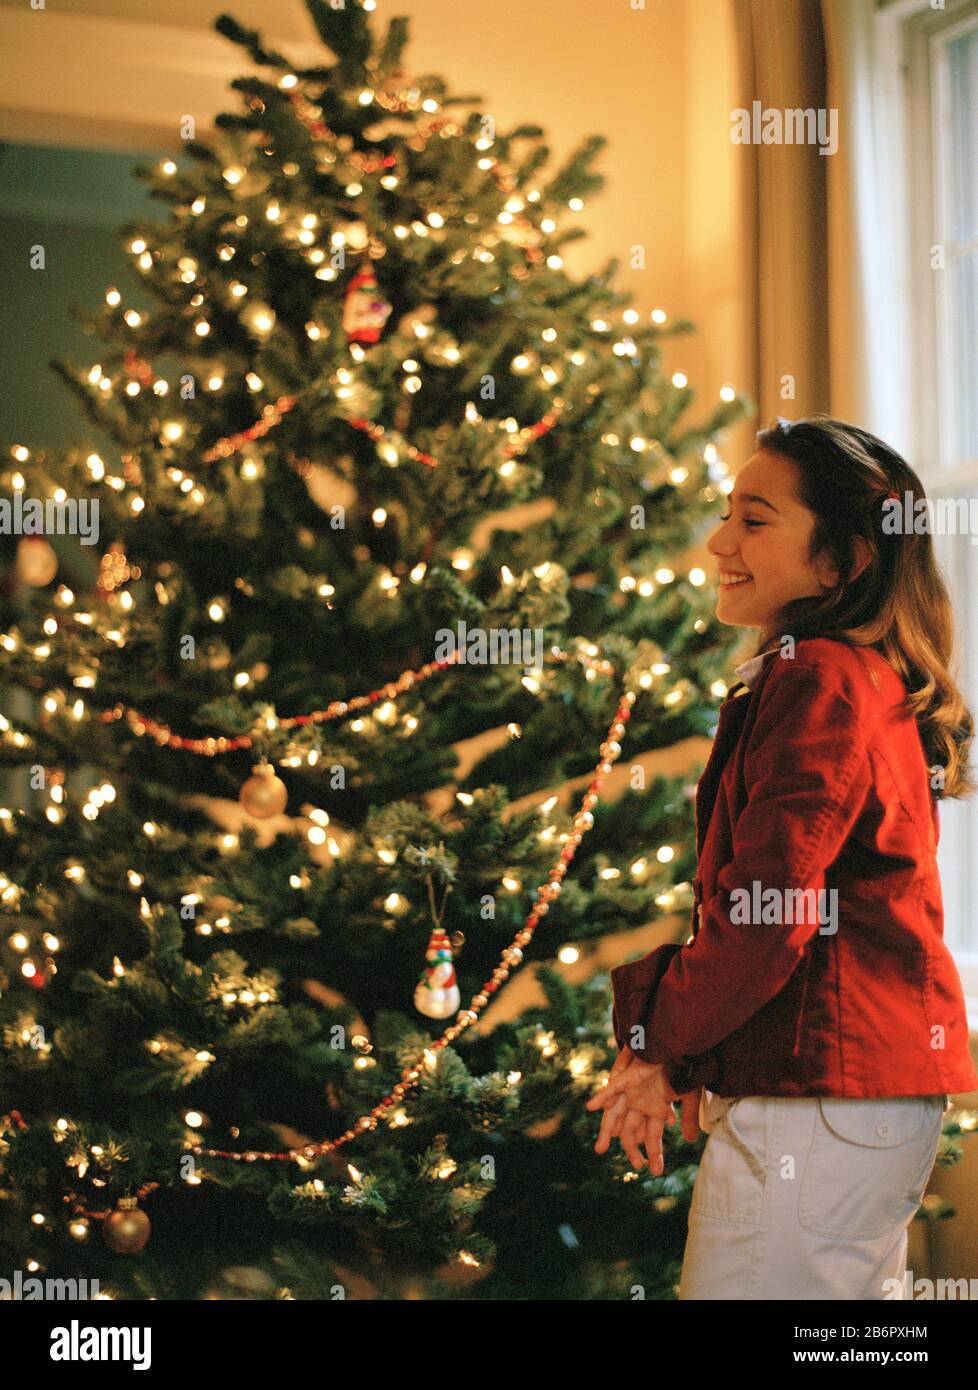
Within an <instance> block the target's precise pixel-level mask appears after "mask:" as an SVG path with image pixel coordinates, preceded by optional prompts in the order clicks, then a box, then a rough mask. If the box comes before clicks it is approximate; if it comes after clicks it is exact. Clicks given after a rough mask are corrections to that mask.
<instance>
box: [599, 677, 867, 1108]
mask: <svg viewBox="0 0 978 1390" xmlns="http://www.w3.org/2000/svg"><path fill="white" fill-rule="evenodd" d="M760 700H761V704H760V707H759V709H758V714H757V720H756V723H755V725H754V728H753V730H752V731H751V734H750V742H749V745H748V747H747V748H746V750H745V756H744V777H745V781H746V784H747V801H746V804H745V806H744V809H743V811H742V812H741V814H740V815H739V817H738V818H737V822H736V825H735V826H734V831H733V856H732V858H731V860H730V862H729V863H727V864H725V865H724V866H723V868H722V869H721V870H720V873H719V875H718V877H717V884H718V888H719V891H718V892H717V893H715V894H714V895H713V896H712V897H711V898H710V900H709V901H704V902H703V903H702V904H701V906H700V922H701V927H700V930H699V931H698V932H697V933H696V935H695V936H694V937H693V938H692V940H691V941H690V942H689V943H687V944H686V945H685V946H678V945H669V946H665V947H663V946H660V947H658V948H657V949H656V950H655V951H652V952H650V954H649V955H648V956H645V957H643V959H642V960H638V961H632V962H629V963H628V964H626V965H620V966H616V967H615V968H614V969H613V970H612V971H611V981H612V989H613V993H614V998H615V1009H614V1024H615V1037H616V1039H617V1040H618V1044H619V1046H620V1047H624V1046H625V1045H626V1044H627V1045H628V1046H630V1047H631V1048H632V1051H633V1052H635V1053H636V1055H637V1056H639V1057H641V1058H642V1060H643V1061H646V1062H653V1063H661V1064H663V1065H665V1067H666V1069H667V1076H668V1077H669V1078H670V1081H671V1084H672V1085H673V1089H674V1090H679V1087H678V1086H677V1085H676V1082H675V1081H672V1075H675V1077H676V1079H677V1080H680V1081H683V1082H688V1083H689V1084H688V1085H687V1086H686V1089H691V1087H692V1086H695V1085H698V1084H709V1075H710V1073H711V1070H712V1067H713V1065H714V1063H713V1060H712V1058H711V1057H710V1052H711V1049H713V1048H715V1047H716V1046H717V1045H718V1044H719V1043H721V1042H722V1041H723V1040H724V1039H725V1038H727V1037H729V1035H730V1034H731V1033H733V1032H735V1031H736V1030H737V1029H738V1028H740V1027H741V1026H742V1024H744V1023H746V1022H747V1020H748V1019H749V1018H751V1017H752V1016H753V1015H754V1014H755V1013H757V1011H758V1010H759V1009H761V1008H762V1007H763V1006H764V1005H765V1004H767V1003H768V1002H769V1001H770V1000H771V999H773V998H774V996H775V995H776V994H778V993H779V992H780V990H781V989H782V988H783V987H784V986H785V985H786V984H787V982H788V980H789V979H790V978H791V975H792V973H793V972H794V970H795V968H796V967H797V966H798V964H799V962H800V961H801V959H802V957H803V955H804V954H805V950H806V947H807V946H808V943H809V942H810V941H811V940H812V938H813V937H814V936H815V935H816V934H817V933H818V931H819V920H818V912H817V910H816V911H814V912H812V913H808V912H806V911H805V910H804V908H802V907H800V906H799V907H797V908H795V910H794V912H789V910H788V906H789V905H794V904H799V905H800V904H802V903H803V902H804V901H805V900H804V899H800V898H794V899H792V898H791V897H790V896H788V894H787V893H786V890H791V889H795V890H801V891H805V890H815V892H816V893H818V892H819V890H822V889H824V888H825V874H826V870H827V868H828V867H829V865H831V864H832V862H833V861H834V860H835V859H836V857H837V856H838V854H839V852H840V850H841V848H842V846H843V844H844V842H845V839H846V837H847V836H848V834H849V832H850V830H851V829H852V827H853V825H854V824H855V821H856V819H857V817H858V816H859V813H860V810H861V809H862V806H863V803H864V801H865V798H866V794H867V791H868V789H869V785H870V769H869V760H868V751H867V742H866V730H865V727H864V725H863V723H862V721H861V719H860V715H859V713H858V711H857V709H856V708H855V706H854V705H853V703H852V701H851V700H850V698H849V695H848V694H847V691H846V685H845V677H844V675H843V674H842V672H841V671H840V669H839V668H838V666H831V665H830V664H828V663H826V664H825V665H823V664H820V663H815V662H811V661H809V662H803V661H800V660H798V659H797V658H796V659H795V661H793V662H787V661H786V662H778V663H777V666H776V669H775V670H773V671H772V672H771V673H770V675H769V676H768V678H767V680H766V681H765V684H764V689H763V690H762V692H761V695H760ZM754 883H757V884H758V885H759V892H760V894H763V892H764V890H766V889H771V888H774V889H777V890H778V891H779V900H780V902H781V903H782V904H783V905H785V910H784V911H783V912H781V913H780V916H781V917H782V918H783V919H784V920H782V921H780V922H778V921H775V922H771V923H767V922H764V921H763V920H762V921H760V922H754V921H743V920H740V921H738V920H736V918H737V917H738V916H741V913H740V911H739V903H738V904H736V905H734V904H732V903H731V901H730V898H729V895H730V892H731V891H732V890H733V889H743V890H746V893H747V895H748V898H747V900H746V901H747V902H748V903H751V902H753V897H752V892H751V890H752V886H753V884H754ZM818 901H819V900H818V899H815V902H816V904H817V903H818ZM749 911H750V910H749V908H748V913H749ZM732 913H733V915H734V918H735V920H731V914H732ZM763 915H765V916H766V915H771V916H777V915H779V914H777V913H765V914H763ZM790 916H795V917H798V918H802V919H805V920H795V921H789V920H788V918H789V917H790ZM809 916H810V917H811V920H810V921H809V920H807V918H808V917H809Z"/></svg>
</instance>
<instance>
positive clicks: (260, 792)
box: [240, 763, 289, 820]
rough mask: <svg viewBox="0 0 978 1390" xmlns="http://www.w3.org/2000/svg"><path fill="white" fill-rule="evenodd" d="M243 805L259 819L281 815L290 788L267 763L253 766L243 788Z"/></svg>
mask: <svg viewBox="0 0 978 1390" xmlns="http://www.w3.org/2000/svg"><path fill="white" fill-rule="evenodd" d="M240 799H241V805H242V806H243V807H244V808H245V810H246V811H247V812H248V815H249V816H254V817H255V818H256V819H258V820H266V819H267V818H268V817H269V816H280V815H281V814H282V812H283V811H284V810H285V808H286V806H287V805H288V801H289V789H288V787H286V785H285V783H284V782H283V781H282V779H281V777H279V776H277V775H276V773H275V769H274V768H273V767H270V766H269V765H268V764H267V763H259V764H258V766H257V767H254V768H252V775H251V776H250V777H249V778H248V780H247V782H245V784H244V786H243V787H242V788H241V798H240Z"/></svg>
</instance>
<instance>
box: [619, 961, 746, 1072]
mask: <svg viewBox="0 0 978 1390" xmlns="http://www.w3.org/2000/svg"><path fill="white" fill-rule="evenodd" d="M682 949H683V948H682V946H681V945H680V944H679V943H678V942H675V941H669V942H666V943H665V944H664V945H662V946H657V947H656V949H655V950H654V951H650V952H649V953H648V955H646V956H643V957H642V958H641V960H635V961H629V962H628V963H627V964H626V965H616V966H615V967H614V968H613V969H612V970H611V988H612V997H613V1000H614V1008H613V1013H612V1026H613V1028H614V1032H615V1041H616V1042H617V1044H618V1047H619V1048H620V1049H622V1050H624V1049H625V1048H626V1047H631V1043H630V1041H629V1040H630V1038H631V1037H632V1036H633V1034H632V1029H633V1028H635V1027H636V1026H639V1027H642V1028H643V1029H645V1046H644V1047H643V1048H635V1047H632V1051H633V1052H634V1053H635V1055H636V1057H640V1058H641V1059H642V1061H643V1062H648V1063H650V1064H657V1065H660V1066H663V1067H664V1068H665V1072H666V1080H667V1081H668V1082H669V1085H670V1086H671V1087H672V1089H673V1090H674V1091H675V1092H676V1093H677V1095H684V1094H685V1093H686V1092H687V1091H692V1090H695V1089H696V1087H697V1086H701V1085H708V1084H709V1082H710V1081H711V1080H716V1078H717V1076H718V1074H719V1063H718V1061H717V1059H716V1057H715V1056H714V1055H713V1054H712V1053H710V1052H706V1053H703V1054H701V1055H700V1056H690V1057H682V1056H678V1057H677V1056H676V1055H675V1054H673V1053H670V1052H669V1051H668V1050H667V1049H666V1048H665V1047H664V1046H663V1045H662V1044H661V1042H659V1041H658V1040H657V1039H655V1038H653V1037H650V1036H649V1031H648V1021H649V1017H650V1015H651V1012H652V1002H653V1000H654V998H655V991H656V989H657V988H658V985H659V982H660V980H661V979H662V976H663V975H664V974H665V972H666V971H667V970H668V968H669V965H670V963H671V961H672V958H673V956H674V955H675V954H676V952H677V951H681V950H682Z"/></svg>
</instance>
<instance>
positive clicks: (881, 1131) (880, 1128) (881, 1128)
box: [876, 1124, 890, 1139]
mask: <svg viewBox="0 0 978 1390" xmlns="http://www.w3.org/2000/svg"><path fill="white" fill-rule="evenodd" d="M889 1132H890V1126H889V1125H888V1124H879V1125H877V1126H876V1133H877V1134H878V1135H879V1137H880V1138H881V1139H885V1138H886V1136H887V1135H888V1134H889Z"/></svg>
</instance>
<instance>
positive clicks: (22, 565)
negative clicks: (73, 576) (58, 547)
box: [17, 536, 58, 589]
mask: <svg viewBox="0 0 978 1390" xmlns="http://www.w3.org/2000/svg"><path fill="white" fill-rule="evenodd" d="M57 572H58V557H57V555H56V554H55V551H54V547H53V546H52V545H51V543H50V542H49V541H46V540H45V539H44V537H43V536H21V538H20V540H19V541H18V543H17V573H18V575H19V576H20V578H21V579H22V580H23V581H24V583H25V584H32V585H33V586H34V587H35V588H36V589H43V588H44V586H45V585H46V584H50V583H51V580H52V579H53V578H54V576H55V575H56V574H57Z"/></svg>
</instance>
